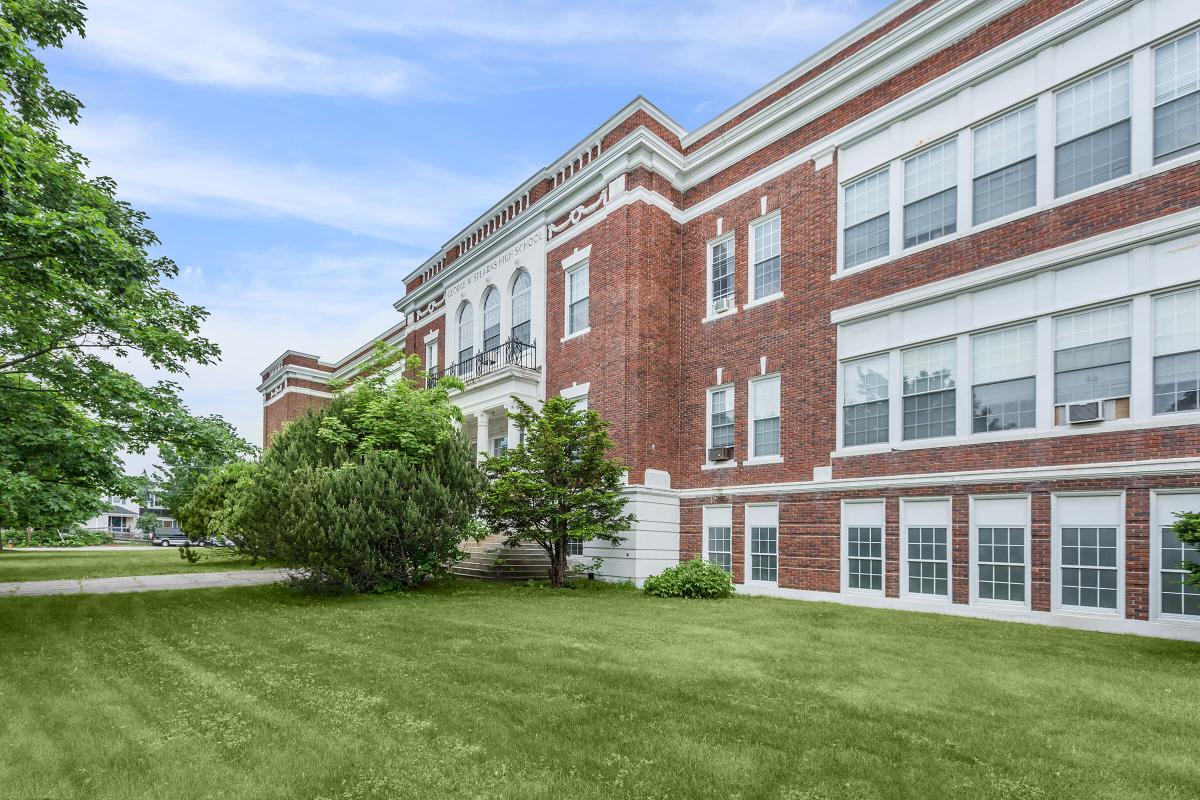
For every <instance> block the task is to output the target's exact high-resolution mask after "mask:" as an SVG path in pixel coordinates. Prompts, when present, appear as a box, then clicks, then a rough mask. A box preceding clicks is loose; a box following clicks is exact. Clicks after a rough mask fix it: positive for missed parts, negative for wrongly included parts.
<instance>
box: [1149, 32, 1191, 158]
mask: <svg viewBox="0 0 1200 800" xmlns="http://www.w3.org/2000/svg"><path fill="white" fill-rule="evenodd" d="M1197 148H1200V30H1196V31H1192V32H1191V33H1189V34H1188V35H1186V36H1182V37H1180V38H1178V39H1176V40H1175V41H1173V42H1168V43H1167V44H1164V45H1163V46H1161V47H1157V48H1155V50H1154V160H1155V161H1156V162H1157V161H1162V160H1165V159H1168V158H1172V157H1174V156H1180V155H1183V154H1184V153H1190V152H1192V151H1193V150H1196V149H1197Z"/></svg>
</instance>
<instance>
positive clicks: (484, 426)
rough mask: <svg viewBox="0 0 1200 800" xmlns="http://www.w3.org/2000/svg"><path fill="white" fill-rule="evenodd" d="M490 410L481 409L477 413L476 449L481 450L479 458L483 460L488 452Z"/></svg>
mask: <svg viewBox="0 0 1200 800" xmlns="http://www.w3.org/2000/svg"><path fill="white" fill-rule="evenodd" d="M489 444H490V442H489V441H488V412H486V411H480V412H479V413H478V414H476V415H475V449H476V450H478V451H479V460H480V461H483V459H484V456H485V455H487V454H488V449H489V448H488V445H489Z"/></svg>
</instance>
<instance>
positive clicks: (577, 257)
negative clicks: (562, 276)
mask: <svg viewBox="0 0 1200 800" xmlns="http://www.w3.org/2000/svg"><path fill="white" fill-rule="evenodd" d="M591 255H592V246H591V245H590V244H589V245H587V246H586V247H576V248H575V250H574V251H573V252H572V253H571V255H569V256H567V257H566V258H564V259H563V260H562V263H561V266H562V268H563V272H570V271H571V270H572V269H574V268H575V267H577V266H579V265H580V264H582V263H583V262H584V261H587V260H588V259H589V258H591Z"/></svg>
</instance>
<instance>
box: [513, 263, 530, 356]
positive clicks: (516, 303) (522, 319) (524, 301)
mask: <svg viewBox="0 0 1200 800" xmlns="http://www.w3.org/2000/svg"><path fill="white" fill-rule="evenodd" d="M530 308H531V281H530V280H529V273H528V272H526V271H525V270H521V271H520V272H518V273H517V279H516V280H515V281H513V286H512V339H513V341H516V342H524V343H525V344H529V342H530V339H531V337H532V330H531V328H530V322H529V313H530Z"/></svg>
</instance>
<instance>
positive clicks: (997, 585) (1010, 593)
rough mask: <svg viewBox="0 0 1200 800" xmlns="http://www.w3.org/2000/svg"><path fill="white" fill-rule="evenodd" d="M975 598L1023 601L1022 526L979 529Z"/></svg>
mask: <svg viewBox="0 0 1200 800" xmlns="http://www.w3.org/2000/svg"><path fill="white" fill-rule="evenodd" d="M977 558H978V559H979V562H978V563H979V597H980V599H983V600H1015V601H1019V602H1022V603H1023V602H1025V529H1024V528H996V527H988V528H980V529H979V552H978V554H977Z"/></svg>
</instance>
